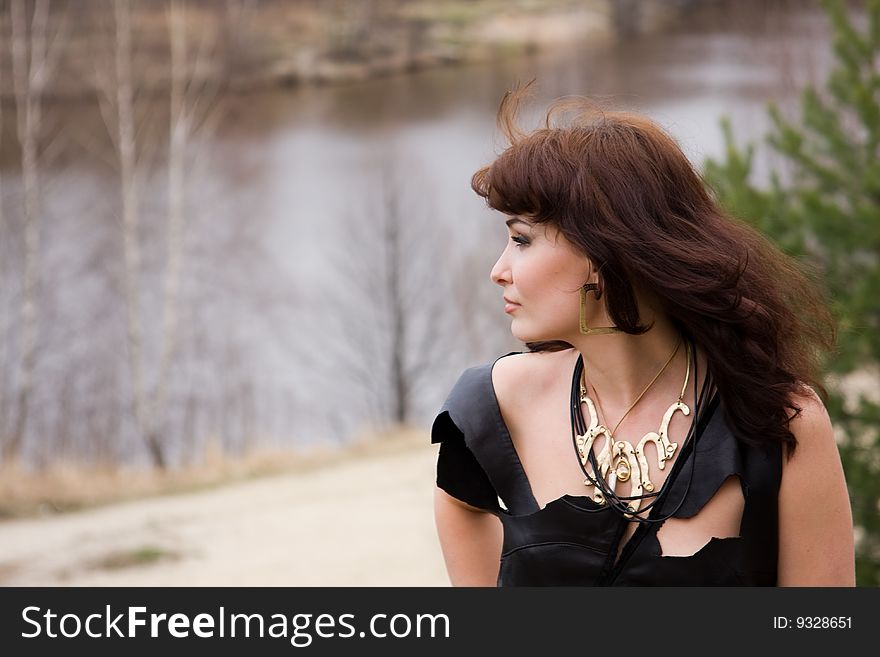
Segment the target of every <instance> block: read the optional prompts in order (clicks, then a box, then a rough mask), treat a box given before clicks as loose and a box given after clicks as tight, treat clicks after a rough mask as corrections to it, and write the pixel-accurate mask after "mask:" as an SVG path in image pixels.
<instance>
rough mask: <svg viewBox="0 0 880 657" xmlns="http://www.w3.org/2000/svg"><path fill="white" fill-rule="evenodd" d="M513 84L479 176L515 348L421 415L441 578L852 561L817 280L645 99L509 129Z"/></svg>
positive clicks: (775, 568)
mask: <svg viewBox="0 0 880 657" xmlns="http://www.w3.org/2000/svg"><path fill="white" fill-rule="evenodd" d="M526 89H527V87H526V88H524V89H521V90H517V91H515V92H512V93H508V94H507V95H506V96H505V98H504V100H503V101H502V103H501V108H500V110H499V126H500V127H501V128H502V129H503V131H504V132H505V135H506V136H507V138H508V139H509V140H510V143H511V145H510V147H509V148H507V149H506V150H505V151H504V152H503V153H502V154H501V155H500V156H499V157H498V158H497V159H496V160H495V161H494V162H493V163H492V164H491V165H489V166H487V167H485V168H483V169H480V170H479V171H477V173H476V174H474V177H473V180H472V186H473V188H474V190H475V191H476V192H477V194H479V195H480V196H482V197H484V198H485V199H486V201H487V203H488V204H489V206H490V207H492V208H493V209H495V210H498V211H499V212H500V213H501V215H500V216H501V217H502V220H503V221H504V223H505V224H506V226H507V231H508V234H509V240H508V243H507V246H506V248H505V249H504V251H503V253H502V254H501V257H500V258H499V259H498V262H497V263H496V264H495V266H494V268H493V269H492V272H491V279H492V281H493V282H495V283H496V284H498V285H499V286H500V287H501V288H502V290H503V293H502V295H501V296H503V302H504V304H505V306H504V310H505V312H506V313H508V314H509V315H510V317H511V331H512V333H513V335H514V336H515V337H516V338H517V339H519V340H521V341H523V342H524V343H525V344H526V346H527V347H528V351H526V352H523V353H512V354H507V355H506V356H503V357H501V358H499V359H497V360H496V361H495V362H493V363H488V364H486V365H483V366H481V367H474V368H470V369H468V370H466V371H465V372H464V373H463V374H462V376H461V377H460V379H459V380H458V382H457V383H456V384H455V386H454V388H453V389H452V391H451V393H450V394H449V397H448V399H447V400H446V402H445V404H444V406H443V408H442V409H441V412H440V413H439V415H438V416H437V419H436V420H435V422H434V426H433V429H432V442H434V443H438V442H439V443H441V446H440V452H439V455H438V462H437V489H436V494H435V520H436V525H437V531H438V535H439V539H440V544H441V547H442V551H443V555H444V559H445V562H446V567H447V570H448V573H449V577H450V580H451V582H452V584H453V585H459V586H494V585H498V586H544V585H547V586H564V585H574V586H584V585H630V586H675V585H689V586H704V585H705V586H709V585H721V586H740V585H760V586H775V585H779V586H792V585H803V586H851V585H853V584H854V556H853V527H852V514H851V510H850V505H849V498H848V495H847V489H846V483H845V481H844V475H843V470H842V467H841V462H840V457H839V454H838V451H837V447H836V444H835V440H834V435H833V431H832V427H831V423H830V421H829V418H828V415H827V413H826V411H825V407H824V405H823V402H822V401H821V399H820V397H819V396H817V394H816V393H815V392H814V391H813V389H814V388H815V389H817V390H819V391H820V392H821V393H822V394H823V395H825V394H826V392H825V389H824V388H823V386H822V385H821V383H820V377H821V373H820V369H819V368H820V363H821V359H822V356H823V352H826V351H827V350H829V349H831V348H833V345H834V325H833V322H832V319H831V317H830V315H829V313H828V311H827V309H826V306H825V304H824V301H823V295H822V293H821V290H820V288H818V287H817V286H816V285H814V284H813V283H811V279H810V278H809V277H808V276H806V275H805V274H804V273H802V272H801V271H800V269H799V268H798V266H797V264H796V263H795V262H794V261H792V260H791V259H790V258H788V257H787V256H785V255H784V254H783V253H781V252H780V251H779V250H778V249H777V248H775V247H774V246H773V245H772V244H771V243H770V242H769V241H767V240H766V239H765V238H763V237H762V236H761V235H760V234H758V233H757V232H756V231H755V230H753V229H751V228H750V227H748V226H747V225H746V224H744V223H742V222H740V221H738V220H736V219H734V218H732V217H730V216H728V215H725V214H724V212H723V211H722V210H721V209H720V208H719V207H718V205H717V204H716V203H715V201H714V200H713V198H712V196H711V195H710V193H709V192H708V191H707V189H706V188H705V187H704V185H703V183H702V181H701V179H700V177H699V175H698V174H697V173H696V172H695V171H694V169H693V167H692V166H691V164H690V163H689V162H688V160H687V158H686V157H685V156H684V154H683V153H682V152H681V150H680V148H679V147H678V145H677V144H676V143H675V141H674V140H673V139H672V138H670V137H669V136H668V135H667V134H665V133H664V132H663V131H662V130H661V129H660V128H659V127H658V126H657V125H655V124H654V123H653V122H651V121H650V120H648V119H647V118H645V117H643V116H639V115H635V114H628V113H622V112H607V111H605V112H603V111H600V110H598V109H596V108H594V107H593V106H592V105H591V104H589V103H588V102H587V101H586V100H584V99H580V100H578V99H574V100H571V99H566V100H559V101H556V102H555V103H553V105H552V106H551V107H550V110H549V111H548V113H547V117H546V121H545V124H544V126H543V127H542V128H540V129H537V130H534V131H533V132H531V133H523V132H521V131H520V130H519V129H518V128H517V126H516V114H517V109H518V106H519V104H520V102H521V100H522V98H523V96H524V93H525V92H526ZM562 118H567V120H561V119H562Z"/></svg>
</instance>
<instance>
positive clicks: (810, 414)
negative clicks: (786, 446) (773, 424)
mask: <svg viewBox="0 0 880 657" xmlns="http://www.w3.org/2000/svg"><path fill="white" fill-rule="evenodd" d="M791 401H792V403H793V404H794V405H795V406H796V407H798V408H799V409H800V411H799V412H798V413H797V414H796V415H795V416H794V417H793V418H792V420H791V422H790V423H789V425H788V428H789V430H790V431H791V432H792V433H793V434H794V437H795V439H797V442H798V445H797V448H796V449H795V453H794V456H793V457H792V459H791V460H792V461H795V459H797V460H798V461H803V460H804V456H806V455H807V454H808V453H809V454H810V455H816V454H824V455H828V454H829V453H832V454H836V453H837V443H836V442H835V439H834V428H833V427H832V425H831V418H830V417H829V415H828V410H827V409H826V408H825V404H824V403H822V400H821V399H820V398H819V395H818V394H816V392H815V391H814V390H813V389H812V388H810V387H809V386H802V387H801V391H800V392H798V393H795V394H792V395H791ZM799 454H803V455H804V456H800V457H799Z"/></svg>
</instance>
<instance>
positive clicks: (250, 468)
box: [0, 429, 429, 520]
mask: <svg viewBox="0 0 880 657" xmlns="http://www.w3.org/2000/svg"><path fill="white" fill-rule="evenodd" d="M428 444H429V443H428V437H427V434H426V433H425V432H424V431H416V430H408V429H402V430H398V431H393V432H388V433H383V434H374V435H365V436H363V437H362V438H361V439H359V440H356V441H354V442H352V443H351V444H350V445H347V446H345V447H342V448H335V449H334V448H329V447H323V448H322V447H316V448H312V449H309V450H303V451H297V452H294V451H273V450H266V449H261V450H255V451H253V452H251V453H249V454H246V455H244V456H241V457H231V456H229V455H227V454H224V453H222V451H220V450H218V449H216V448H213V449H210V450H208V451H207V452H206V453H205V455H204V457H203V459H202V463H201V464H200V465H198V466H191V467H185V468H179V469H174V470H166V471H160V470H156V469H153V468H131V467H122V466H79V465H75V464H58V465H55V466H52V467H50V468H48V469H46V470H42V471H32V470H28V469H26V468H24V467H21V466H18V465H14V464H12V465H4V466H0V520H4V519H11V518H21V517H28V516H44V515H54V514H58V513H64V512H68V511H76V510H78V509H84V508H88V507H95V506H101V505H104V504H112V503H115V502H121V501H125V500H131V499H139V498H143V497H149V496H154V495H168V494H175V493H182V492H192V491H197V490H204V489H208V488H213V487H216V486H221V485H223V484H228V483H231V482H235V481H242V480H247V479H253V478H256V477H264V476H270V475H276V474H282V473H296V472H307V471H312V470H315V469H318V468H324V467H332V466H333V465H335V464H337V463H340V462H342V461H348V460H351V459H361V458H372V457H376V456H380V455H382V454H388V453H396V452H400V451H401V450H407V449H413V448H426V447H427V446H428Z"/></svg>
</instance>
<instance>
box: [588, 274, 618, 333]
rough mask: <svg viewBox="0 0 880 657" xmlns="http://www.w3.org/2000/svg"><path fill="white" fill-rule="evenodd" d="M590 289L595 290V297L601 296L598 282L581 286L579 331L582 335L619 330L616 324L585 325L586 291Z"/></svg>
mask: <svg viewBox="0 0 880 657" xmlns="http://www.w3.org/2000/svg"><path fill="white" fill-rule="evenodd" d="M590 290H594V291H595V292H594V294H595V297H596V298H597V299H598V298H599V297H601V296H602V292H601V291H600V290H599V285H598V283H586V284H585V285H583V286H582V287H581V322H580V329H581V333H582V334H583V335H602V334H604V333H617V332H618V331H620V329H619V328H617V327H616V326H598V327H596V328H590V327H589V326H587V292H588V291H590Z"/></svg>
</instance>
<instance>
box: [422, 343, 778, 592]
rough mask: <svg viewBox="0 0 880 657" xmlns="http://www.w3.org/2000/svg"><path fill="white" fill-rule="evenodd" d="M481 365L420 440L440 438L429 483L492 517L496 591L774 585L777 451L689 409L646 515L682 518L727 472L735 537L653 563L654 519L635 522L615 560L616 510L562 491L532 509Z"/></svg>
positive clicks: (712, 412) (707, 410) (713, 408)
mask: <svg viewBox="0 0 880 657" xmlns="http://www.w3.org/2000/svg"><path fill="white" fill-rule="evenodd" d="M514 353H515V352H514ZM507 355H510V354H507ZM493 365H494V363H488V364H486V365H482V366H479V367H472V368H470V369H468V370H466V371H465V372H464V373H463V374H462V375H461V377H460V378H459V380H458V382H457V383H456V384H455V386H454V387H453V389H452V391H451V392H450V394H449V397H448V398H447V399H446V402H445V403H444V404H443V406H442V408H441V410H440V413H439V414H438V415H437V417H436V419H435V420H434V424H433V427H432V431H431V442H432V443H440V452H439V455H438V459H437V485H438V486H439V487H440V488H442V489H443V490H445V491H446V492H447V493H449V494H450V495H452V496H453V497H456V498H458V499H460V500H462V501H464V502H467V503H468V504H470V505H472V506H475V507H479V508H482V509H485V510H486V511H489V512H491V513H493V514H495V515H497V516H498V517H499V518H500V520H501V522H502V525H503V527H504V544H503V548H502V554H501V565H500V570H499V574H498V582H497V584H498V586H610V585H614V586H775V585H776V580H777V573H776V562H777V552H778V538H777V535H778V527H777V525H778V521H777V498H778V493H779V483H780V479H781V475H782V456H781V450H780V449H779V448H768V449H763V448H756V447H751V446H748V445H746V444H744V443H742V442H741V441H739V440H737V439H736V438H735V437H734V435H733V433H732V432H731V430H730V428H729V426H728V424H727V422H726V421H725V419H724V412H723V406H722V404H721V402H720V399H719V397H718V395H717V394H715V395H714V396H713V397H712V399H711V400H707V401H705V402H704V403H701V404H700V409H699V413H698V417H697V418H696V419H695V422H696V425H695V427H694V431H693V432H692V434H691V437H690V439H689V440H687V441H686V442H685V443H684V445H683V446H682V451H681V453H680V455H679V457H678V458H677V459H676V460H675V462H674V463H673V466H672V470H671V471H670V473H669V475H668V477H667V480H666V483H665V484H664V486H663V490H662V491H661V493H660V495H661V497H660V498H659V501H658V502H657V504H655V505H654V507H653V508H652V509H651V512H650V515H649V516H648V517H649V518H656V517H662V516H666V515H669V514H670V513H672V517H675V518H689V517H692V516H694V515H696V514H697V512H698V511H699V510H700V509H701V508H702V507H703V506H704V505H705V504H706V503H707V502H708V501H709V500H710V499H711V498H712V496H713V495H714V494H715V492H716V491H717V490H718V489H719V487H720V486H721V484H722V483H724V481H725V480H726V479H727V478H728V477H730V476H737V477H739V479H740V481H741V483H742V488H743V496H744V500H745V507H744V510H743V518H742V525H741V527H740V535H739V536H738V537H734V538H722V539H719V538H713V539H711V540H710V541H709V543H707V544H706V545H705V546H704V547H703V548H702V549H700V550H699V551H697V552H696V553H695V554H693V555H691V556H686V557H679V556H662V555H661V550H660V544H659V542H658V540H657V537H656V534H657V530H658V529H659V526H660V523H652V524H648V525H640V526H639V527H638V528H637V529H636V531H635V533H634V534H633V535H632V537H631V538H630V539H629V540H628V541H627V543H626V544H625V545H624V547H623V551H622V552H621V554H620V558H619V559H617V560H616V562H615V558H616V556H617V553H618V547H619V544H620V541H621V540H622V537H623V534H624V532H625V530H626V526H627V523H628V522H630V521H628V520H626V519H625V518H624V517H623V516H622V515H621V514H620V513H619V512H618V511H616V510H614V509H613V508H610V507H608V506H599V505H598V504H596V503H595V502H593V500H592V499H590V498H589V497H586V496H572V495H564V496H562V497H560V498H558V499H556V500H554V501H552V502H550V503H548V504H547V505H546V506H545V507H544V508H543V509H542V508H540V507H539V505H538V503H537V501H536V500H535V498H534V496H533V495H532V490H531V487H530V485H529V481H528V479H527V477H526V474H525V470H524V469H523V466H522V463H521V461H520V459H519V457H518V455H517V453H516V449H515V448H514V445H513V442H512V441H511V438H510V433H509V431H508V429H507V426H506V425H505V423H504V420H503V419H502V416H501V411H500V409H499V407H498V402H497V399H496V397H495V391H494V388H493V386H492V366H493ZM706 379H707V381H708V379H709V377H706ZM703 393H705V387H704V391H703ZM703 393H701V397H703V396H704V394H703ZM572 458H576V456H575V453H574V449H572Z"/></svg>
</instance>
